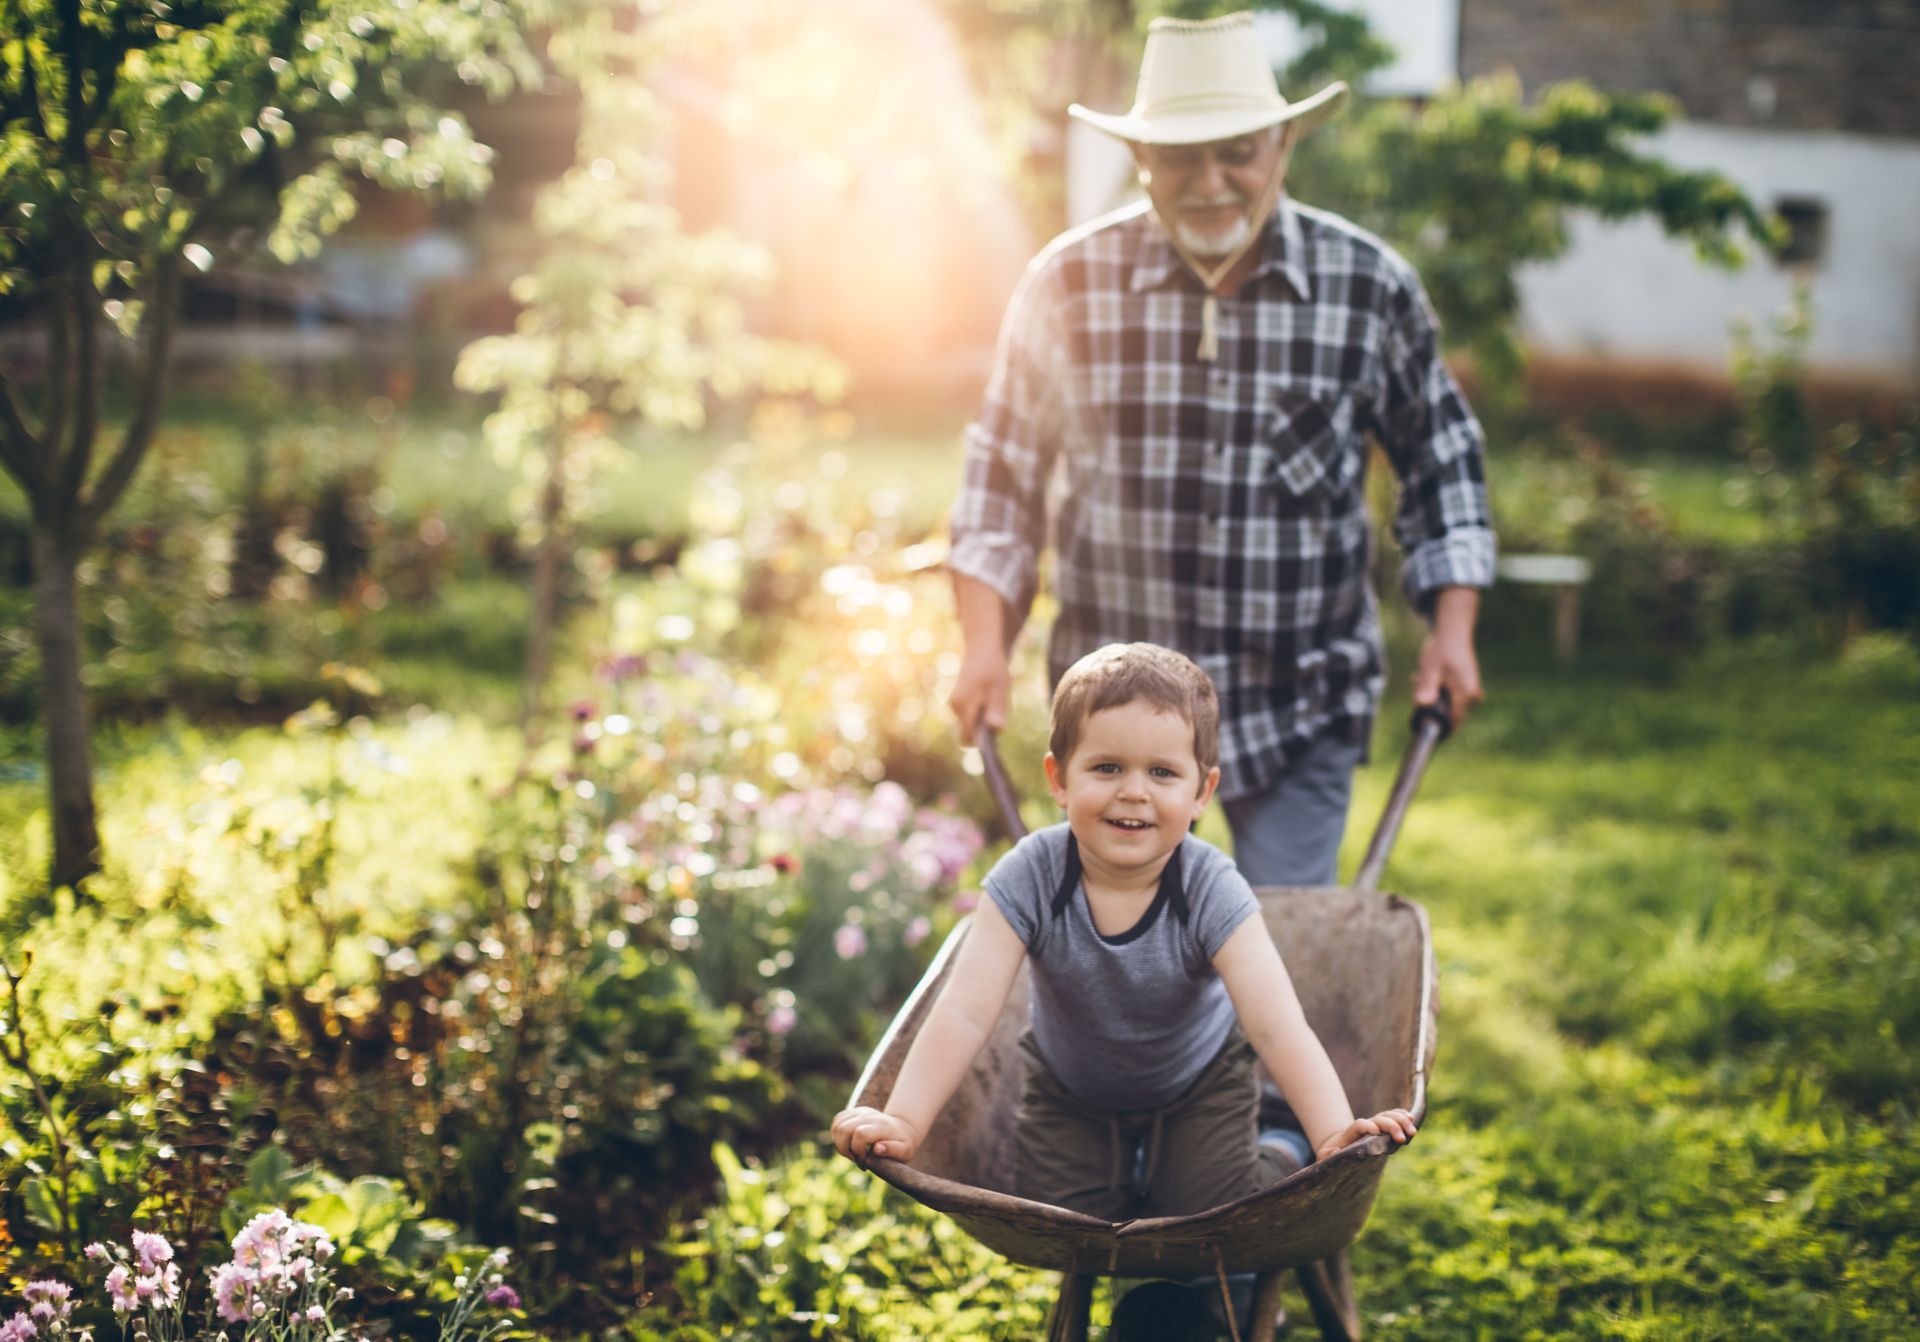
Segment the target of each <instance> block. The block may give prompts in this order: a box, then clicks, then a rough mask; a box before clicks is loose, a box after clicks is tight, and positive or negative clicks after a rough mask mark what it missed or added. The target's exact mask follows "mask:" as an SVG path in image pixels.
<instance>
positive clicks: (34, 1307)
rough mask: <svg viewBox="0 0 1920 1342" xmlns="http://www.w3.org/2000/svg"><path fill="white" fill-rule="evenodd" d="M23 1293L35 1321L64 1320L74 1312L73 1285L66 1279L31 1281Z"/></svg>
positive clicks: (51, 1321)
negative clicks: (68, 1283)
mask: <svg viewBox="0 0 1920 1342" xmlns="http://www.w3.org/2000/svg"><path fill="white" fill-rule="evenodd" d="M21 1294H22V1295H24V1296H25V1297H26V1300H27V1312H28V1314H30V1315H31V1316H32V1317H33V1321H34V1322H35V1323H43V1324H44V1323H53V1322H55V1321H61V1322H64V1321H65V1320H66V1317H67V1316H68V1315H69V1314H71V1313H73V1303H72V1297H73V1287H71V1286H69V1285H67V1284H66V1283H65V1282H64V1281H52V1280H48V1281H30V1282H28V1283H27V1287H26V1290H24V1291H22V1292H21Z"/></svg>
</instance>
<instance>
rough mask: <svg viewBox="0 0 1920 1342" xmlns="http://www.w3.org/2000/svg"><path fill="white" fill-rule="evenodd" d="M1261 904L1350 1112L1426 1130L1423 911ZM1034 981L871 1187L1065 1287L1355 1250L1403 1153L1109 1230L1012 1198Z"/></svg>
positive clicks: (1304, 1260) (880, 1071)
mask: <svg viewBox="0 0 1920 1342" xmlns="http://www.w3.org/2000/svg"><path fill="white" fill-rule="evenodd" d="M1256 893H1257V894H1258V895H1259V898H1260V908H1261V913H1262V915H1263V916H1264V917H1265V918H1266V922H1267V927H1268V929H1269V930H1270V931H1271V932H1272V933H1273V938H1274V942H1275V944H1276V945H1278V946H1279V948H1280V953H1281V955H1282V956H1283V957H1284V958H1285V960H1286V963H1287V969H1288V972H1289V974H1290V975H1291V976H1292V979H1293V983H1294V987H1295V989H1296V990H1297V991H1298V993H1299V995H1300V1001H1301V1005H1302V1006H1303V1007H1304V1008H1305V1011H1306V1015H1307V1020H1308V1022H1309V1023H1310V1024H1311V1025H1312V1026H1313V1029H1314V1032H1315V1033H1316V1034H1318V1035H1319V1037H1320V1040H1321V1042H1322V1043H1323V1044H1324V1045H1325V1046H1326V1050H1327V1054H1328V1056H1329V1057H1330V1058H1331V1059H1332V1060H1333V1065H1334V1069H1335V1070H1336V1071H1337V1072H1338V1073H1339V1074H1340V1080H1341V1082H1342V1083H1343V1084H1344V1085H1345V1087H1346V1091H1347V1096H1348V1098H1349V1100H1350V1101H1351V1103H1352V1105H1353V1110H1354V1112H1355V1113H1361V1114H1370V1113H1378V1112H1379V1111H1381V1110H1383V1109H1391V1108H1401V1109H1406V1110H1408V1111H1409V1112H1411V1113H1412V1114H1413V1116H1414V1118H1415V1120H1416V1121H1418V1120H1420V1119H1422V1118H1424V1117H1425V1113H1426V1078H1427V1074H1428V1070H1429V1068H1430V1067H1431V1066H1432V1062H1433V1052H1434V1046H1435V1038H1436V1036H1435V1013H1436V1009H1437V1005H1438V1004H1437V1001H1436V979H1435V973H1434V962H1433V945H1432V936H1431V934H1430V931H1429V929H1428V926H1427V915H1426V911H1425V910H1424V909H1422V908H1421V907H1420V905H1419V904H1417V903H1415V902H1414V901H1412V900H1409V899H1403V898H1401V897H1400V896H1398V895H1392V894H1385V893H1382V892H1379V891H1374V890H1361V889H1353V888H1342V887H1318V888H1269V889H1262V890H1260V891H1257V892H1256ZM972 922H973V920H972V918H971V917H968V918H966V919H963V920H962V921H961V923H960V924H959V925H958V926H956V927H955V928H954V930H953V932H952V934H951V935H950V936H949V937H948V938H947V940H946V943H945V944H944V945H943V946H942V947H941V948H940V953H939V954H938V955H937V956H936V957H935V959H934V961H933V963H932V964H931V965H930V966H929V967H928V969H927V972H926V974H925V975H924V976H923V977H922V978H921V980H920V983H919V985H918V986H917V987H916V988H915V989H914V991H913V995H912V996H911V997H909V998H908V999H907V1002H906V1004H905V1005H904V1006H903V1007H901V1009H900V1012H899V1014H898V1015H896V1016H895V1017H894V1019H893V1023H892V1025H891V1026H889V1027H888V1030H887V1033H886V1035H885V1037H884V1038H882V1039H881V1041H880V1044H879V1046H878V1047H877V1048H876V1049H875V1051H874V1054H873V1056H872V1057H871V1058H870V1059H869V1060H868V1062H867V1066H866V1070H865V1071H864V1072H863V1073H862V1074H861V1077H860V1080H859V1083H858V1085H857V1087H856V1089H855V1091H854V1096H853V1103H854V1104H859V1105H871V1106H873V1107H874V1108H876V1109H877V1108H884V1107H885V1105H886V1102H887V1098H888V1096H889V1095H890V1094H891V1093H892V1090H893V1083H894V1080H895V1078H896V1077H897V1076H898V1075H899V1073H900V1068H901V1065H902V1064H903V1063H904V1062H905V1061H906V1056H907V1050H908V1048H909V1047H911V1046H912V1044H913V1040H914V1037H915V1036H916V1035H917V1034H918V1033H919V1030H920V1026H921V1023H922V1022H923V1021H924V1020H925V1019H926V1017H927V1013H928V1012H929V1011H930V1010H931V1008H932V1006H933V1003H934V1001H935V999H936V998H937V997H938V996H939V993H940V989H941V987H942V985H944V984H945V982H946V980H947V976H948V975H949V974H950V973H951V972H952V970H953V965H954V963H955V961H956V959H957V956H958V952H959V949H960V946H961V945H962V943H963V942H964V941H965V939H966V937H967V934H968V932H969V930H970V929H971V927H972ZM1028 973H1029V966H1027V965H1024V964H1023V965H1022V966H1021V968H1020V973H1019V976H1018V978H1017V979H1016V980H1015V982H1014V986H1013V991H1012V993H1011V994H1010V995H1009V996H1008V998H1007V1004H1006V1007H1005V1008H1004V1010H1003V1011H1002V1012H1001V1015H1000V1019H999V1021H998V1023H997V1024H996V1025H995V1027H994V1032H993V1036H992V1038H991V1039H990V1040H989V1041H988V1043H987V1045H986V1047H984V1048H983V1049H982V1050H981V1052H980V1056H979V1057H978V1058H977V1059H976V1060H975V1062H974V1065H973V1068H972V1070H971V1071H970V1072H969V1073H968V1075H967V1077H966V1079H965V1080H963V1081H962V1082H961V1083H960V1087H959V1089H958V1090H957V1091H956V1092H955V1094H954V1096H953V1099H952V1100H951V1101H949V1102H948V1104H947V1106H946V1108H945V1109H944V1110H943V1111H942V1112H941V1115H940V1117H939V1119H938V1120H936V1121H935V1123H934V1125H933V1130H932V1131H931V1132H930V1133H928V1134H927V1138H926V1140H925V1141H924V1142H923V1143H922V1144H921V1147H920V1150H919V1152H918V1153H917V1155H916V1157H915V1160H914V1163H913V1164H912V1165H903V1164H901V1163H900V1162H898V1161H894V1160H886V1159H879V1160H875V1161H873V1162H872V1164H871V1166H870V1168H871V1169H872V1171H873V1172H874V1173H875V1174H877V1175H879V1176H880V1177H881V1178H883V1179H885V1180H886V1181H887V1182H888V1183H890V1184H892V1185H893V1186H894V1187H895V1188H898V1189H900V1190H901V1191H902V1192H904V1193H906V1194H908V1195H909V1196H910V1197H913V1198H914V1199H915V1200H917V1201H919V1202H921V1203H924V1204H925V1205H926V1206H928V1207H932V1208H933V1209H935V1210H936V1211H940V1212H944V1213H945V1214H946V1215H948V1216H950V1217H952V1218H953V1220H954V1221H956V1222H958V1223H959V1224H960V1225H961V1226H962V1227H963V1228H964V1229H965V1230H966V1231H967V1232H968V1233H969V1234H971V1235H972V1236H973V1237H974V1238H975V1239H977V1240H979V1241H980V1242H981V1243H982V1244H985V1245H987V1246H988V1247H989V1248H991V1249H994V1250H995V1251H997V1252H998V1253H1000V1254H1002V1255H1003V1256H1005V1257H1006V1258H1008V1259H1010V1260H1012V1261H1014V1262H1017V1263H1023V1264H1026V1265H1027V1266H1030V1267H1040V1268H1053V1269H1056V1270H1059V1271H1062V1272H1066V1273H1071V1274H1085V1273H1092V1274H1100V1275H1107V1276H1123V1277H1124V1276H1175V1277H1184V1276H1213V1275H1215V1274H1216V1273H1218V1272H1219V1271H1221V1270H1223V1269H1224V1270H1225V1271H1226V1272H1260V1271H1272V1270H1277V1269H1282V1268H1293V1267H1303V1266H1306V1265H1308V1264H1311V1263H1315V1262H1317V1261H1320V1260H1324V1259H1330V1258H1332V1257H1334V1256H1335V1255H1336V1254H1337V1253H1339V1252H1340V1251H1341V1250H1342V1249H1344V1248H1345V1247H1346V1246H1347V1245H1348V1244H1350V1243H1351V1242H1352V1240H1353V1238H1354V1236H1355V1235H1357V1234H1358V1233H1359V1231H1360V1228H1361V1226H1362V1225H1364V1224H1365V1223H1366V1219H1367V1213H1368V1212H1369V1211H1370V1210H1371V1209H1372V1206H1373V1200H1374V1196H1375V1194H1376V1193H1378V1191H1379V1188H1380V1178H1381V1175H1382V1173H1383V1172H1384V1170H1385V1168H1386V1158H1387V1157H1388V1156H1389V1155H1391V1154H1392V1153H1393V1151H1395V1150H1397V1149H1398V1148H1397V1147H1396V1145H1395V1144H1394V1143H1393V1142H1391V1141H1390V1140H1388V1139H1387V1138H1385V1137H1372V1138H1368V1139H1367V1140H1365V1141H1362V1142H1357V1143H1355V1144H1354V1145H1352V1146H1350V1147H1348V1148H1346V1149H1345V1150H1343V1151H1341V1152H1340V1153H1339V1154H1337V1155H1335V1156H1333V1157H1331V1158H1330V1159H1328V1160H1324V1161H1319V1162H1316V1163H1315V1164H1313V1165H1310V1166H1308V1167H1307V1168H1306V1169H1304V1170H1301V1171H1299V1172H1298V1173H1296V1174H1293V1175H1292V1176H1290V1177H1288V1178H1287V1179H1285V1180H1283V1181H1281V1182H1280V1183H1278V1184H1275V1185H1273V1186H1271V1187H1269V1188H1266V1189H1263V1190H1261V1191H1260V1192H1257V1193H1252V1194H1249V1195H1248V1196H1247V1197H1244V1198H1241V1199H1239V1200H1238V1201H1237V1202H1230V1203H1227V1204H1226V1205H1224V1206H1220V1207H1213V1208H1210V1209H1208V1210H1206V1211H1203V1212H1196V1213H1194V1214H1193V1215H1190V1216H1170V1217H1153V1218H1141V1219H1137V1220H1131V1221H1113V1222H1110V1221H1103V1220H1100V1219H1099V1218H1097V1217H1092V1216H1085V1215H1082V1214H1081V1213H1078V1212H1074V1211H1069V1210H1067V1209H1065V1208H1062V1207H1054V1206H1050V1205H1048V1204H1046V1203H1042V1202H1034V1201H1032V1200H1030V1199H1027V1198H1022V1197H1020V1196H1018V1195H1017V1194H1015V1193H1014V1191H1013V1187H1014V1123H1015V1119H1016V1116H1017V1115H1018V1112H1019V1107H1020V1088H1021V1079H1022V1058H1021V1052H1020V1047H1019V1041H1020V1036H1021V1034H1022V1032H1023V1031H1024V1030H1025V1029H1026V1026H1027V1020H1028Z"/></svg>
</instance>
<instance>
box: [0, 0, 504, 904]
mask: <svg viewBox="0 0 1920 1342" xmlns="http://www.w3.org/2000/svg"><path fill="white" fill-rule="evenodd" d="M515 17H516V11H515V10H514V9H513V8H511V7H510V6H509V5H508V4H507V3H504V2H503V0H412V3H410V4H404V5H402V4H388V3H378V2H376V0H178V2H177V3H161V2H160V0H0V293H5V294H9V295H12V296H14V297H16V298H20V299H30V300H33V301H35V302H36V303H37V305H38V308H39V310H40V311H41V312H42V313H43V315H44V319H45V345H44V351H43V354H42V356H41V357H40V358H39V359H38V360H37V361H36V362H37V367H36V371H37V372H39V373H40V374H41V375H42V378H41V380H40V382H39V383H38V385H37V386H35V387H32V388H30V389H29V388H21V387H16V386H15V384H14V382H13V381H12V380H10V379H9V378H8V377H7V376H5V375H4V374H3V373H0V465H4V467H5V468H6V470H7V472H8V474H9V475H11V476H12V477H13V479H14V480H15V481H16V482H17V483H18V484H19V486H20V489H21V491H22V492H23V493H24V494H25V495H26V498H27V502H28V505H29V507H30V509H31V514H32V553H33V581H34V606H35V614H36V622H37V638H38V644H39V649H40V659H41V681H42V686H43V704H44V714H45V720H46V734H47V737H46V740H47V744H46V751H47V763H48V776H49V784H50V792H51V797H50V802H51V806H50V810H51V816H52V825H53V859H52V868H51V873H50V874H51V877H52V881H53V883H54V884H55V885H56V886H58V885H76V884H77V883H79V882H80V881H81V880H83V879H84V878H85V877H86V876H87V875H89V874H90V873H92V872H94V871H96V870H97V869H98V868H99V864H100V842H99V835H98V832H97V829H96V826H95V820H94V804H93V780H92V765H91V761H90V752H89V740H88V718H87V709H86V702H85V697H84V693H83V690H82V686H81V676H80V671H81V648H80V635H79V624H78V612H77V609H76V571H77V566H78V564H79V561H80V558H81V557H82V555H84V554H85V552H86V550H87V548H88V546H89V545H90V544H91V543H92V541H93V540H94V538H95V537H96V536H97V534H98V531H99V527H100V523H101V520H102V519H103V518H104V517H105V516H106V515H107V514H108V513H109V512H110V511H111V510H112V509H113V507H114V505H115V503H116V502H118V500H119V499H120V497H121V495H122V494H123V493H124V492H125V490H126V488H127V485H128V483H129V482H130V481H131V480H132V479H133V477H134V474H135V472H137V471H138V470H139V467H140V463H141V460H142V458H143V457H144V456H145V455H146V452H147V449H148V447H149V446H150V444H151V443H152V441H153V433H154V427H155V425H156V423H157V422H158V418H159V414H160V409H161V405H162V402H163V400H164V396H165V390H166V385H167V349H168V342H169V337H170V336H171V333H172V330H173V321H174V312H175V300H176V298H177V295H178V292H179V288H180V284H181V277H182V273H183V269H185V268H189V267H191V268H197V269H201V270H204V269H206V268H207V267H209V266H210V265H211V264H212V263H213V260H214V251H215V249H216V248H221V247H224V246H226V245H227V244H228V243H229V242H230V241H231V240H233V239H234V238H235V236H236V234H239V233H241V231H242V230H250V231H253V232H256V233H258V234H261V235H264V236H265V237H266V239H267V243H268V246H269V247H270V248H271V250H272V252H273V253H274V255H276V256H278V257H279V258H281V259H283V260H293V259H296V258H299V257H303V256H308V255H311V254H312V253H313V252H315V251H316V250H317V249H318V246H319V243H320V240H321V239H322V238H323V237H324V236H326V235H327V234H329V233H330V232H332V231H333V230H334V229H336V228H337V227H339V225H340V224H341V223H342V222H344V221H345V220H346V219H348V218H350V217H351V216H352V214H353V212H354V196H353V188H352V183H353V181H354V179H356V178H357V179H362V180H365V181H370V182H374V183H376V184H378V185H380V186H382V187H386V188H389V189H394V190H403V191H411V190H444V191H451V192H459V193H473V192H477V191H479V190H481V189H482V188H483V187H484V186H485V185H486V183H487V180H488V167H487V165H488V161H489V159H490V157H491V155H490V152H489V151H488V150H487V149H486V148H485V146H483V145H479V144H476V143H475V142H474V140H473V138H472V136H471V134H470V133H469V131H468V128H467V125H466V122H465V121H464V120H463V119H462V118H461V117H460V116H459V115H458V114H456V113H453V112H450V111H447V110H445V108H444V107H443V106H442V105H441V103H440V102H439V101H438V100H437V98H436V96H435V90H436V88H444V87H447V86H448V85H450V84H451V83H452V80H453V78H454V77H456V76H457V78H458V79H459V80H460V81H462V82H465V83H467V84H471V85H477V86H479V87H481V88H483V89H485V90H487V91H488V92H489V93H490V94H498V93H502V92H504V91H505V90H506V89H507V88H509V87H510V86H511V85H512V84H513V83H514V82H515V81H516V80H519V79H526V78H531V77H534V76H536V75H537V73H538V71H537V67H536V66H535V64H534V63H533V61H532V59H531V57H530V55H529V53H528V51H527V49H526V47H525V45H524V44H523V42H522V40H521V38H520V36H519V34H518V30H517V27H516V25H515V23H514V22H513V20H514V18H515ZM103 325H111V326H112V327H113V328H115V329H116V330H117V331H118V332H119V333H120V334H121V336H123V337H124V338H125V339H126V340H127V341H128V342H131V344H130V349H129V350H128V353H127V361H128V367H127V368H126V370H125V371H124V373H122V372H117V371H116V372H115V373H114V374H113V383H114V386H115V387H116V388H125V390H126V393H127V397H128V401H129V411H128V414H127V417H126V421H125V423H124V425H121V426H119V427H118V430H117V432H115V433H112V434H108V433H107V432H105V429H104V426H103V403H104V401H105V399H106V390H107V388H106V385H105V384H106V379H107V376H108V373H107V359H106V351H105V350H104V349H103V348H102V342H101V335H102V329H101V328H102V327H103ZM103 440H105V441H103Z"/></svg>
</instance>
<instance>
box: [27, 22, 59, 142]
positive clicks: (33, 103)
mask: <svg viewBox="0 0 1920 1342" xmlns="http://www.w3.org/2000/svg"><path fill="white" fill-rule="evenodd" d="M20 72H21V74H22V75H23V76H24V77H25V83H26V89H25V92H26V95H27V110H28V111H29V112H31V113H32V114H33V117H32V119H33V128H34V130H35V131H37V132H39V135H40V138H41V139H43V140H45V141H46V142H47V143H49V144H51V143H53V134H52V132H50V131H49V130H48V129H47V117H46V113H44V112H42V111H41V110H40V81H39V80H38V79H36V78H35V77H34V73H33V45H32V43H22V44H21V52H20Z"/></svg>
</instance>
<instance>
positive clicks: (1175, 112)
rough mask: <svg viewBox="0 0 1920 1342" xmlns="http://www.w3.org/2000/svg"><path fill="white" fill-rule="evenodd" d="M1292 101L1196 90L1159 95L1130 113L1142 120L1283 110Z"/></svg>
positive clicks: (1281, 111)
mask: <svg viewBox="0 0 1920 1342" xmlns="http://www.w3.org/2000/svg"><path fill="white" fill-rule="evenodd" d="M1289 106H1290V104H1289V103H1288V102H1287V101H1286V99H1284V98H1279V97H1272V98H1261V97H1257V96H1253V95H1250V94H1249V95H1242V96H1238V97H1236V96H1232V95H1228V96H1226V97H1222V96H1221V95H1220V94H1218V93H1195V94H1187V95H1185V96H1184V97H1177V98H1156V99H1154V100H1153V101H1152V102H1150V103H1145V104H1137V105H1136V106H1135V107H1134V109H1133V111H1132V113H1131V114H1130V115H1132V116H1134V117H1136V118H1139V119H1141V120H1151V119H1153V118H1156V117H1163V116H1188V115H1192V114H1194V113H1207V112H1263V113H1264V112H1280V113H1284V112H1285V111H1286V110H1287V108H1288V107H1289Z"/></svg>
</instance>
